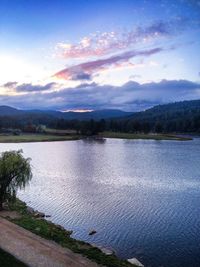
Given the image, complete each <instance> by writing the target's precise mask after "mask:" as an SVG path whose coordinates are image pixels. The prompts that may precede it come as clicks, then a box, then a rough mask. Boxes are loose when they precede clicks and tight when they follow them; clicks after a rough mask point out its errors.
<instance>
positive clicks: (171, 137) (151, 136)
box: [100, 132, 192, 141]
mask: <svg viewBox="0 0 200 267" xmlns="http://www.w3.org/2000/svg"><path fill="white" fill-rule="evenodd" d="M100 136H102V137H105V138H119V139H147V140H148V139H151V140H175V141H188V140H192V138H189V137H180V136H176V135H172V134H133V133H120V132H103V133H101V134H100Z"/></svg>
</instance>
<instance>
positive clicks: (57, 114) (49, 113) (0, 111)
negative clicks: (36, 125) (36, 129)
mask: <svg viewBox="0 0 200 267" xmlns="http://www.w3.org/2000/svg"><path fill="white" fill-rule="evenodd" d="M130 114H132V112H125V111H122V110H117V109H105V110H95V111H91V112H72V111H69V112H61V111H55V110H20V109H16V108H13V107H9V106H0V116H12V117H18V116H20V117H30V116H31V117H32V118H34V117H43V116H44V117H48V118H50V117H53V118H57V119H65V120H75V119H76V120H90V119H94V120H100V119H108V118H120V117H124V116H127V115H130Z"/></svg>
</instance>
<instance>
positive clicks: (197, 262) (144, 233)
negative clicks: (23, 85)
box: [0, 138, 200, 267]
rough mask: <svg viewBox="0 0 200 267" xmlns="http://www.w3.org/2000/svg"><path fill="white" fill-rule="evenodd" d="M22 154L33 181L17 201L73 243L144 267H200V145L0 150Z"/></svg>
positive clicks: (134, 143) (86, 144)
mask: <svg viewBox="0 0 200 267" xmlns="http://www.w3.org/2000/svg"><path fill="white" fill-rule="evenodd" d="M20 148H22V149H23V151H24V155H25V156H26V157H27V156H28V157H31V158H32V166H33V174H34V176H33V179H32V181H31V183H30V185H29V186H28V187H27V188H26V189H25V191H20V192H19V193H18V196H19V198H20V199H22V200H24V201H26V202H27V203H28V205H29V206H32V207H33V208H36V209H38V210H40V211H42V212H45V214H50V215H51V218H50V219H51V220H52V221H53V222H56V223H58V224H61V225H62V226H64V227H65V228H66V229H69V230H73V237H75V238H77V239H81V240H84V241H88V242H89V243H94V244H97V245H102V246H104V247H106V248H111V249H113V250H114V251H115V252H116V254H117V255H118V256H119V257H122V258H132V257H136V258H138V259H139V260H140V261H141V262H142V263H143V264H145V266H153V267H158V266H165V267H199V266H200V138H195V139H194V140H192V141H186V142H180V141H153V140H146V141H145V140H119V139H106V140H105V141H89V140H79V141H67V142H45V143H21V144H0V150H1V151H5V150H11V149H20ZM92 229H95V230H96V231H97V233H96V234H95V235H93V236H89V235H88V233H89V231H90V230H92Z"/></svg>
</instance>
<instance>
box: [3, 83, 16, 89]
mask: <svg viewBox="0 0 200 267" xmlns="http://www.w3.org/2000/svg"><path fill="white" fill-rule="evenodd" d="M16 85H17V82H7V83H5V84H3V85H2V87H5V88H13V87H15V86H16Z"/></svg>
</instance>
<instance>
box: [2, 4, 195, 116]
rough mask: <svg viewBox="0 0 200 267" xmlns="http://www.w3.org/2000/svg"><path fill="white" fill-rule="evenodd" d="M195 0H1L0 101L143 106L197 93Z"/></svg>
mask: <svg viewBox="0 0 200 267" xmlns="http://www.w3.org/2000/svg"><path fill="white" fill-rule="evenodd" d="M199 51H200V0H176V1H174V0H154V1H152V0H98V1H97V0H73V1H71V0H57V1H51V0H48V1H47V0H14V1H7V0H0V105H9V106H13V107H16V108H20V109H44V110H45V109H56V110H62V111H67V110H74V111H76V110H83V111H84V110H97V109H98V110H99V109H122V110H126V111H139V110H145V109H147V108H149V107H151V106H154V105H157V104H164V103H169V102H175V101H182V100H193V99H200V57H199Z"/></svg>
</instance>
